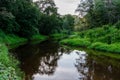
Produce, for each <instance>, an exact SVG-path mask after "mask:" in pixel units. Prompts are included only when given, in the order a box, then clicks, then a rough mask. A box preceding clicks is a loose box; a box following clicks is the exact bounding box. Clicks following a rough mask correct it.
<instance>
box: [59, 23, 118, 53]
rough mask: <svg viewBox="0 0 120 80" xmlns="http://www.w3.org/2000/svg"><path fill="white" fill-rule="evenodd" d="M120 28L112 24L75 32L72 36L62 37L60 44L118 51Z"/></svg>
mask: <svg viewBox="0 0 120 80" xmlns="http://www.w3.org/2000/svg"><path fill="white" fill-rule="evenodd" d="M119 32H120V30H119V29H117V28H116V27H114V26H109V25H106V26H103V27H102V28H95V29H89V30H85V31H81V32H76V33H74V34H73V37H69V38H67V39H63V40H61V41H60V43H61V44H64V45H69V46H76V47H86V48H90V49H95V50H99V51H105V52H112V53H120V35H119Z"/></svg>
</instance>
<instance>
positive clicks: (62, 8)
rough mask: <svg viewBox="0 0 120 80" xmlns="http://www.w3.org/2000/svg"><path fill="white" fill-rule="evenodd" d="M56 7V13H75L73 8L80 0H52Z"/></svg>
mask: <svg viewBox="0 0 120 80" xmlns="http://www.w3.org/2000/svg"><path fill="white" fill-rule="evenodd" d="M54 1H55V4H56V6H57V7H58V13H60V14H61V15H65V14H72V15H75V9H76V8H77V6H78V4H79V2H80V0H54Z"/></svg>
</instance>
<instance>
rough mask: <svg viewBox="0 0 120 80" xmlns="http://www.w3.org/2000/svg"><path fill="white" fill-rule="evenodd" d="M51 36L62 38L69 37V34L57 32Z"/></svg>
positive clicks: (55, 38)
mask: <svg viewBox="0 0 120 80" xmlns="http://www.w3.org/2000/svg"><path fill="white" fill-rule="evenodd" d="M50 37H51V38H52V39H53V40H57V41H58V40H62V39H64V38H67V37H68V35H67V34H64V33H56V34H52V35H50Z"/></svg>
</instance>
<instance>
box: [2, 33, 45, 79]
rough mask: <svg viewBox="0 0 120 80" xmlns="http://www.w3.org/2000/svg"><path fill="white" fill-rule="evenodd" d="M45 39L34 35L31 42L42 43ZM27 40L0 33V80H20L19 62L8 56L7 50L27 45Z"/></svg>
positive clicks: (21, 74)
mask: <svg viewBox="0 0 120 80" xmlns="http://www.w3.org/2000/svg"><path fill="white" fill-rule="evenodd" d="M46 38H47V37H45V36H42V35H34V36H32V37H31V41H36V40H37V41H39V42H41V41H44V40H45V39H46ZM27 41H28V39H26V38H21V37H18V36H16V35H13V34H5V33H4V32H2V31H0V79H1V80H8V79H10V80H22V76H23V73H22V72H21V71H20V69H19V67H18V65H19V62H18V61H17V60H16V59H15V58H14V57H13V56H11V55H10V54H9V51H8V50H9V49H11V48H15V47H18V46H20V45H23V44H25V43H27Z"/></svg>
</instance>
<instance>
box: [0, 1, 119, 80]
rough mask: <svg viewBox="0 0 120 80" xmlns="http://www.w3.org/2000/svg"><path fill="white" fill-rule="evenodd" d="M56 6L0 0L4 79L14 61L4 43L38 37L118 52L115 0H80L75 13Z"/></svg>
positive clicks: (41, 2)
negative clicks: (64, 11) (63, 10)
mask: <svg viewBox="0 0 120 80" xmlns="http://www.w3.org/2000/svg"><path fill="white" fill-rule="evenodd" d="M57 9H58V8H57V7H56V5H55V2H54V0H38V1H36V2H33V1H32V0H0V50H2V51H3V52H0V56H2V57H0V68H3V67H4V69H3V70H5V71H6V72H5V71H3V72H4V73H2V74H1V72H0V79H3V80H4V79H8V77H6V76H5V74H11V72H9V70H10V71H12V72H13V71H14V70H15V69H16V65H17V64H18V62H16V64H14V65H13V62H12V61H11V57H10V56H8V50H7V49H6V48H7V47H6V46H8V45H11V44H16V43H20V42H22V41H27V40H32V39H36V38H38V37H39V38H40V39H41V37H42V38H43V37H44V36H50V37H52V38H53V39H55V40H61V41H60V43H61V44H66V45H70V46H77V47H81V46H82V47H87V48H92V49H96V50H101V51H108V52H113V53H120V1H119V0H80V4H79V5H78V7H77V8H76V10H75V12H78V13H79V15H78V16H75V15H70V14H68V15H60V14H59V13H58V12H57ZM43 35H44V36H43ZM66 38H67V39H66ZM7 67H10V69H7ZM7 70H8V71H7ZM15 72H17V74H14V75H16V76H15V77H13V78H11V80H21V79H20V78H19V77H18V76H20V75H21V74H20V70H15ZM13 73H14V72H13Z"/></svg>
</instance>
